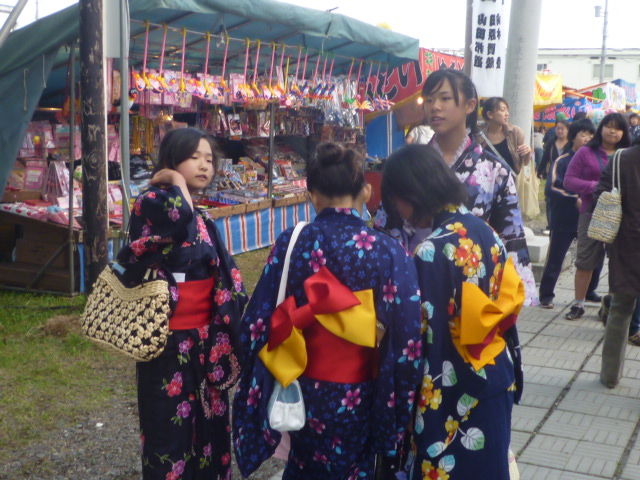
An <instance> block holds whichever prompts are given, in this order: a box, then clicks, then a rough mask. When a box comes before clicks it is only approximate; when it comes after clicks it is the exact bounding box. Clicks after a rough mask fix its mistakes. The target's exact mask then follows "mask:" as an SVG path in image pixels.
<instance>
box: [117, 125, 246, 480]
mask: <svg viewBox="0 0 640 480" xmlns="http://www.w3.org/2000/svg"><path fill="white" fill-rule="evenodd" d="M216 150H217V149H216V146H215V143H214V142H213V140H212V139H211V137H209V136H208V135H206V134H205V133H203V132H201V131H200V130H197V129H195V128H179V129H175V130H171V131H169V132H168V133H167V134H166V135H165V136H164V138H163V139H162V143H161V144H160V151H159V154H158V166H157V167H156V172H155V174H154V176H153V178H152V179H151V181H150V183H151V187H150V188H149V189H148V190H147V191H145V192H144V193H142V194H141V195H140V196H139V197H138V198H137V199H136V201H135V203H134V208H133V210H132V212H131V223H130V239H131V243H129V244H128V245H126V246H125V247H123V248H122V250H120V253H119V254H118V263H119V264H120V265H121V266H122V267H124V269H125V271H124V274H123V275H124V281H125V282H126V283H130V282H131V283H133V284H134V285H136V284H139V283H140V282H141V279H142V278H143V276H144V275H145V272H146V271H147V269H148V268H151V269H154V270H156V271H157V274H158V275H159V276H161V277H165V278H166V279H167V280H168V282H169V290H170V292H171V296H172V299H171V308H172V315H171V317H170V318H169V330H170V331H171V332H170V333H171V335H169V336H168V339H167V344H166V347H165V349H164V350H163V352H162V354H161V355H160V356H159V357H158V358H156V359H154V360H151V361H149V362H139V363H138V364H137V365H136V367H137V375H136V380H137V384H138V412H139V416H140V430H141V431H140V438H141V441H142V449H141V450H142V478H143V479H144V480H165V479H168V478H174V479H178V478H179V479H181V480H195V479H201V478H210V479H213V478H216V479H222V478H231V432H230V430H231V428H230V420H229V397H228V391H229V389H230V388H231V387H233V385H234V384H235V383H236V381H237V380H238V378H239V376H240V365H239V361H238V358H237V356H238V353H237V348H236V347H237V342H235V341H234V340H235V339H236V338H237V337H236V336H235V335H233V331H234V330H233V327H234V325H237V324H238V323H239V322H240V316H241V315H242V311H243V309H244V306H245V304H246V300H247V297H246V293H245V289H244V286H243V284H242V277H241V275H240V272H239V271H238V268H237V267H236V264H235V263H234V261H233V259H232V258H231V256H230V255H229V252H227V249H226V248H225V246H224V243H223V241H222V237H221V236H220V233H219V232H218V229H217V228H216V225H215V223H214V222H213V220H212V219H211V218H210V217H209V216H208V215H207V213H206V212H203V211H201V210H199V209H198V208H197V207H195V206H194V203H193V198H192V197H193V195H195V194H197V193H198V192H199V191H201V190H202V189H204V188H205V187H206V186H207V185H208V184H209V182H211V180H212V179H213V175H214V172H215V164H216V157H215V154H216Z"/></svg>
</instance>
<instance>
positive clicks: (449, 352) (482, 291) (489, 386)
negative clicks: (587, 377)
mask: <svg viewBox="0 0 640 480" xmlns="http://www.w3.org/2000/svg"><path fill="white" fill-rule="evenodd" d="M465 190H466V189H465V188H464V187H463V185H461V184H460V182H459V181H458V180H457V178H456V175H455V174H454V173H453V172H452V171H451V170H450V169H449V168H447V165H446V164H445V163H444V162H443V161H442V158H441V157H440V155H438V153H437V152H436V151H435V150H434V149H433V148H431V147H430V146H427V145H408V146H405V147H402V148H400V149H398V150H396V151H395V152H393V154H392V155H391V156H390V157H389V158H388V159H387V163H386V165H385V170H384V176H383V180H382V195H383V197H382V198H383V202H384V204H385V207H386V209H387V211H389V212H392V211H394V212H397V213H398V214H399V215H400V216H401V217H402V218H403V219H406V220H408V221H409V222H410V223H411V224H412V225H416V226H418V227H422V228H426V227H430V228H431V229H432V230H433V231H432V233H431V234H430V235H429V236H428V237H427V238H426V239H425V240H423V241H422V242H421V243H420V244H419V245H418V246H417V247H416V249H415V253H414V255H415V261H416V268H417V271H418V281H419V285H420V291H421V292H422V298H421V300H422V316H423V317H422V318H423V323H422V332H423V334H422V347H423V350H422V351H423V358H424V360H425V362H424V370H423V377H422V381H421V382H420V390H419V393H418V394H417V395H416V402H415V412H414V417H413V428H412V433H413V434H412V442H411V445H412V448H411V453H410V455H409V459H408V462H407V465H406V471H407V474H408V479H409V480H431V479H440V480H469V479H476V478H477V479H487V480H489V479H491V480H509V464H508V452H509V443H510V438H511V412H512V408H513V403H514V402H517V401H519V399H520V396H521V395H522V388H523V375H522V358H521V355H520V345H519V341H518V332H517V329H516V325H515V324H516V319H517V315H518V313H519V312H520V309H521V307H522V303H523V301H524V285H523V284H522V280H521V279H520V276H519V275H518V273H517V272H516V269H515V267H514V264H513V261H512V259H511V258H510V257H507V255H506V252H505V249H504V247H503V245H502V242H501V240H500V238H498V235H497V234H496V233H495V232H494V231H493V230H492V229H491V227H489V226H488V225H487V224H486V223H485V222H483V221H482V220H481V219H479V218H477V217H476V216H474V215H473V214H471V213H470V212H469V210H468V209H467V207H465V206H464V202H465V200H466V197H467V193H466V191H465Z"/></svg>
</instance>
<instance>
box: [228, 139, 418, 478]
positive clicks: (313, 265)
mask: <svg viewBox="0 0 640 480" xmlns="http://www.w3.org/2000/svg"><path fill="white" fill-rule="evenodd" d="M363 166H364V159H363V158H362V156H361V155H359V154H358V153H357V152H355V151H353V150H350V149H345V148H343V147H342V146H340V145H337V144H331V143H326V144H321V145H320V146H319V147H318V151H317V154H316V156H315V157H314V158H312V159H310V160H309V162H308V165H307V185H308V188H309V193H310V196H311V200H312V202H313V205H314V207H315V210H316V212H318V215H317V217H316V218H315V220H314V221H313V222H312V223H310V224H309V225H306V226H305V227H304V228H303V229H302V231H301V233H300V236H299V237H298V240H297V241H296V242H295V246H294V247H293V251H292V254H291V263H290V268H289V270H288V281H287V296H286V298H285V300H284V301H283V302H282V303H281V304H280V305H278V306H276V301H277V294H278V287H279V284H280V278H281V276H282V273H283V263H284V261H285V253H286V251H287V247H288V245H289V240H290V238H291V235H292V229H290V230H287V231H285V232H283V233H282V235H280V237H279V238H278V240H277V241H276V244H275V245H274V247H273V249H272V251H271V254H270V255H269V258H268V260H267V264H266V266H265V267H264V271H263V273H262V277H261V278H260V281H259V283H258V285H257V287H256V290H255V293H254V295H253V297H252V298H251V301H250V302H249V306H248V307H247V311H246V313H245V316H244V318H243V321H242V325H241V342H242V345H243V347H244V348H243V353H244V358H243V374H242V377H241V380H240V384H239V387H238V390H237V392H236V395H235V398H234V404H233V414H234V415H233V431H234V438H235V443H234V447H235V449H236V459H237V461H238V466H239V468H240V471H241V473H242V475H243V476H245V477H246V476H248V475H250V474H251V473H252V472H253V471H255V470H256V469H257V468H258V467H259V466H260V464H261V463H262V462H263V461H265V460H266V459H268V458H269V457H271V456H272V455H273V453H274V451H275V449H276V446H277V445H278V443H279V442H280V440H281V433H280V432H278V431H275V430H273V429H272V428H271V427H270V424H269V420H268V402H269V398H270V397H271V394H272V392H273V388H274V383H275V380H278V381H279V382H280V383H281V384H282V385H283V386H285V387H286V386H287V385H289V384H290V383H291V382H292V381H293V380H297V381H298V382H299V383H300V387H301V389H302V393H303V398H304V403H305V407H306V424H305V425H304V427H303V428H302V429H301V430H299V431H295V432H289V435H290V441H291V450H290V452H289V457H288V463H287V466H286V468H285V471H284V475H283V479H285V480H291V479H301V480H302V479H305V480H306V479H314V480H322V479H326V480H343V479H344V480H347V479H367V478H368V479H373V475H374V469H375V457H376V454H381V455H390V456H394V455H396V450H397V448H398V443H399V442H400V441H401V440H402V438H403V435H404V432H405V430H406V427H407V425H408V424H409V416H410V413H411V409H412V404H413V402H414V400H415V389H416V386H417V385H418V383H419V379H420V372H421V371H422V360H421V358H422V355H421V341H420V292H419V291H418V285H417V277H416V271H415V266H414V264H413V261H412V259H411V257H410V255H408V253H407V252H406V251H405V250H404V248H403V247H402V246H401V245H400V244H399V243H397V242H396V241H395V240H393V239H392V238H390V237H387V236H386V235H384V234H381V233H379V232H376V231H375V230H373V229H371V228H369V227H368V226H367V224H366V223H365V222H364V221H363V220H362V218H361V214H362V207H363V204H364V203H365V202H366V201H367V200H368V199H369V196H370V195H371V187H370V186H369V185H368V184H366V182H365V179H364V170H363Z"/></svg>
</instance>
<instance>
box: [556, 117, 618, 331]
mask: <svg viewBox="0 0 640 480" xmlns="http://www.w3.org/2000/svg"><path fill="white" fill-rule="evenodd" d="M629 144H630V141H629V126H628V124H627V120H626V118H625V117H624V116H623V115H622V114H620V113H610V114H608V115H606V116H605V117H604V118H603V119H602V122H600V125H598V129H597V130H596V134H595V135H594V137H593V139H592V140H591V141H590V142H589V143H587V144H586V145H585V146H584V147H582V148H580V149H579V150H578V151H577V152H576V154H575V155H574V156H573V158H572V159H571V163H569V168H568V169H567V173H566V175H565V177H564V183H563V186H564V188H565V189H567V190H569V191H571V192H575V193H577V194H579V195H580V200H579V202H578V204H579V205H580V217H579V219H578V248H577V253H576V262H575V265H576V277H575V296H576V299H575V301H574V303H573V305H572V306H571V309H570V310H569V312H568V313H567V314H566V315H565V318H566V319H567V320H576V319H578V318H580V317H582V316H583V315H584V301H585V297H586V294H587V288H588V287H589V282H590V281H591V275H592V274H593V271H594V270H596V269H599V268H600V267H601V266H602V263H603V261H604V245H603V244H602V243H601V242H598V241H596V240H593V239H591V238H589V237H588V236H587V229H588V228H589V222H590V221H591V210H592V208H591V204H592V201H593V192H594V190H595V189H596V185H597V184H598V180H600V175H601V174H602V171H603V170H604V167H606V166H607V163H608V162H609V159H610V158H611V157H612V156H613V154H614V153H615V151H616V150H617V149H619V148H626V147H628V146H629ZM587 300H593V301H600V298H598V297H597V295H594V297H593V298H589V299H587Z"/></svg>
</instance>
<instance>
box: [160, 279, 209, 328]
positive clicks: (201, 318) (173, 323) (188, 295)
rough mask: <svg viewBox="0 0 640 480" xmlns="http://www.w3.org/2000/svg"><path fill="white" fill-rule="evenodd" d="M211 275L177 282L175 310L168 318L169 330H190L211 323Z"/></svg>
mask: <svg viewBox="0 0 640 480" xmlns="http://www.w3.org/2000/svg"><path fill="white" fill-rule="evenodd" d="M213 287H214V281H213V277H211V278H207V279H206V280H191V281H189V282H180V283H178V294H179V297H178V303H177V304H176V311H175V312H174V313H173V315H172V316H171V318H170V319H169V330H190V329H192V328H201V327H204V326H207V325H209V324H210V323H211V312H212V311H213V296H212V295H211V293H212V292H213Z"/></svg>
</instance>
